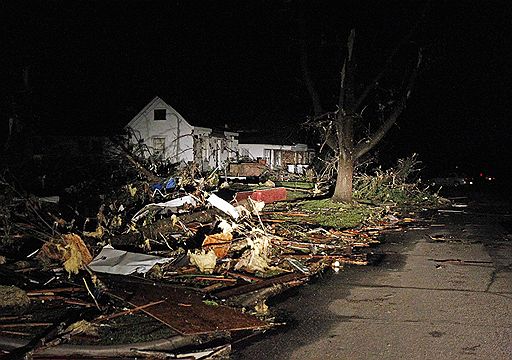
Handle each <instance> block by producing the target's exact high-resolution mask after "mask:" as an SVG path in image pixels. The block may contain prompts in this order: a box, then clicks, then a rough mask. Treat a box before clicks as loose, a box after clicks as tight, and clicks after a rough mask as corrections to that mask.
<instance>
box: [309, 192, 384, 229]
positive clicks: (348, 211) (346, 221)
mask: <svg viewBox="0 0 512 360" xmlns="http://www.w3.org/2000/svg"><path fill="white" fill-rule="evenodd" d="M300 208H301V210H305V211H308V212H310V213H311V216H309V217H308V221H311V222H314V223H317V224H318V225H320V226H326V227H332V228H336V229H348V228H354V227H358V226H360V225H362V224H363V223H364V222H365V221H366V220H367V219H368V218H370V217H371V216H372V215H374V214H375V213H376V211H375V210H374V209H373V208H371V207H369V206H366V205H361V204H353V205H348V204H343V203H336V202H333V201H332V200H331V199H322V200H309V201H304V202H302V203H301V204H300Z"/></svg>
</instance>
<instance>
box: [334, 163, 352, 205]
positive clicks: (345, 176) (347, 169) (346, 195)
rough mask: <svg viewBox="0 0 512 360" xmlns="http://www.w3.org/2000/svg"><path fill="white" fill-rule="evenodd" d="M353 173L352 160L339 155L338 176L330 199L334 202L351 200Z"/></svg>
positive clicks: (348, 201)
mask: <svg viewBox="0 0 512 360" xmlns="http://www.w3.org/2000/svg"><path fill="white" fill-rule="evenodd" d="M353 175H354V160H353V159H343V158H342V157H340V160H339V163H338V176H337V178H336V187H335V188H334V194H333V196H332V200H333V201H336V202H346V203H350V202H352V178H353Z"/></svg>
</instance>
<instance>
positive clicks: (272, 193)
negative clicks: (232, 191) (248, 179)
mask: <svg viewBox="0 0 512 360" xmlns="http://www.w3.org/2000/svg"><path fill="white" fill-rule="evenodd" d="M248 197H251V199H253V200H254V201H263V202H264V203H265V204H268V203H271V202H274V201H280V200H286V189H285V188H284V187H278V188H273V189H265V190H255V191H241V192H238V193H236V196H235V200H236V201H242V200H245V199H247V198H248Z"/></svg>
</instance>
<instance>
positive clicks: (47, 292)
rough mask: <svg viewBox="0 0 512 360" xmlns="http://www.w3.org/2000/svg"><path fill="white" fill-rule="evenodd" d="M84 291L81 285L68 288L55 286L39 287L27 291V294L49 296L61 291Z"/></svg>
mask: <svg viewBox="0 0 512 360" xmlns="http://www.w3.org/2000/svg"><path fill="white" fill-rule="evenodd" d="M79 291H84V289H83V288H81V287H68V288H55V289H40V290H31V291H27V295H28V296H51V295H55V294H56V293H63V292H71V293H73V292H79Z"/></svg>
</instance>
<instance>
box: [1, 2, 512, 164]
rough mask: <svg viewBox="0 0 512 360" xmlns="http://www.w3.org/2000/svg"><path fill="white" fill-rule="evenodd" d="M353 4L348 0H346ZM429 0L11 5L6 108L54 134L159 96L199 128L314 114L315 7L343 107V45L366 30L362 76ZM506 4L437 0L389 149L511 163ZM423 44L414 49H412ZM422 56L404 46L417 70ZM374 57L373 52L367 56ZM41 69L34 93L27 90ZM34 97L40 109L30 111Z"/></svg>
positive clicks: (292, 123) (113, 118)
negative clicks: (308, 78) (25, 112)
mask: <svg viewBox="0 0 512 360" xmlns="http://www.w3.org/2000/svg"><path fill="white" fill-rule="evenodd" d="M340 3H344V4H340ZM423 3H424V2H423V1H386V2H383V1H353V2H348V1H347V2H343V1H322V2H318V1H314V2H313V1H311V2H307V1H286V0H277V1H165V2H156V1H122V2H115V1H102V2H94V1H92V2H54V1H44V2H43V1H41V2H37V1H35V2H18V1H12V2H7V3H4V5H5V6H4V10H3V11H2V12H3V13H4V15H7V18H6V19H4V21H2V22H1V25H0V26H1V27H2V33H3V37H4V39H5V41H2V47H3V48H4V50H3V55H2V60H1V61H2V63H1V66H2V73H3V75H2V83H3V84H4V85H3V86H2V89H1V93H0V96H1V99H0V106H1V109H0V116H1V117H2V122H3V123H5V122H6V119H7V118H8V117H9V115H10V112H11V109H12V99H13V98H15V99H22V98H23V99H24V100H23V101H22V100H17V101H18V102H19V103H23V104H24V105H23V106H25V108H27V107H29V108H30V109H31V110H30V111H31V113H32V114H35V115H36V117H37V120H34V121H35V122H36V124H34V126H35V127H38V128H39V129H40V130H42V131H46V132H50V133H51V132H60V133H63V132H64V133H65V132H69V133H98V134H100V133H105V132H111V131H115V130H116V129H119V127H121V126H122V125H124V124H125V123H127V122H128V121H129V119H130V115H133V114H134V113H136V112H137V111H138V110H140V108H142V106H144V105H145V104H146V103H147V102H148V101H149V100H150V99H152V98H153V97H154V96H155V95H159V96H161V97H163V98H164V99H165V100H166V101H168V102H169V103H170V105H171V106H173V107H175V108H176V109H177V110H178V111H179V112H180V113H181V114H182V115H183V116H184V117H185V118H187V119H189V121H190V122H191V123H202V124H210V125H211V126H219V125H223V124H224V123H228V124H230V126H231V127H232V128H241V127H258V126H259V127H263V128H267V129H268V128H269V127H271V126H272V125H273V124H278V127H279V128H280V129H286V128H287V127H291V128H297V126H296V124H297V123H299V122H301V121H303V120H304V119H305V118H306V116H307V115H310V114H311V102H310V100H309V98H308V96H307V93H306V91H305V87H304V85H303V83H302V80H301V73H300V66H299V56H298V45H297V41H296V40H297V39H298V38H299V37H300V32H299V30H298V29H299V28H298V26H297V17H298V14H299V13H300V12H301V10H303V12H304V17H305V19H306V24H307V25H306V29H307V35H306V36H307V38H308V40H309V44H310V45H309V49H310V52H311V61H312V65H313V72H314V75H315V79H316V81H317V84H318V85H319V88H320V91H321V93H322V100H323V103H324V106H325V107H326V108H328V109H331V110H332V109H333V105H334V102H333V101H334V99H336V97H337V82H338V79H337V76H338V75H339V71H340V64H341V61H342V56H343V50H342V48H343V45H344V42H345V39H346V36H347V34H348V31H349V29H350V28H352V27H355V28H356V31H357V38H356V49H357V56H358V63H359V74H360V80H361V81H364V80H365V79H367V78H370V77H371V76H372V75H373V74H375V72H376V71H377V69H379V66H380V65H382V60H383V59H384V58H385V55H386V53H387V51H388V49H389V47H390V46H391V44H394V43H395V42H396V41H398V40H399V39H400V37H401V36H402V35H403V34H404V33H405V32H406V31H407V30H408V29H409V27H410V26H411V23H412V22H413V21H414V19H416V17H417V15H418V13H419V11H420V9H421V7H422V4H423ZM506 10H507V6H506V2H505V1H503V2H499V1H485V2H484V1H432V2H431V6H430V11H429V12H428V16H427V19H426V21H425V23H424V24H423V25H422V26H421V28H420V30H419V31H418V33H417V34H416V35H415V36H414V37H413V40H414V44H415V45H414V46H416V45H421V46H422V47H424V48H425V55H426V57H427V59H428V65H427V66H426V67H425V69H424V71H423V73H422V74H421V77H420V79H419V81H418V83H417V86H416V89H415V92H414V95H413V97H412V99H411V101H410V103H409V106H408V108H407V110H406V112H405V113H404V114H403V115H402V117H401V118H400V120H399V124H398V126H396V127H395V128H394V129H393V130H392V131H391V133H390V134H389V136H388V137H387V138H386V139H385V141H384V143H383V144H382V145H381V146H380V147H379V149H378V150H379V153H380V155H381V156H382V157H383V158H384V159H391V158H395V157H396V156H403V155H407V154H410V153H412V152H419V153H420V157H421V158H422V159H424V160H425V162H426V164H427V165H429V166H431V167H432V168H434V167H436V165H439V164H443V165H446V166H452V165H455V164H462V165H465V166H468V164H470V165H472V166H473V165H474V166H475V167H477V168H483V167H488V168H490V169H492V170H494V171H497V172H498V171H504V170H508V169H507V168H508V164H506V163H508V159H509V158H510V155H512V151H511V150H510V147H509V143H510V139H511V135H512V131H511V130H510V126H509V123H508V121H507V120H508V113H509V111H510V110H511V107H510V105H509V103H510V100H509V99H510V95H511V92H510V90H509V88H508V84H509V82H510V80H509V79H510V75H511V74H510V68H509V66H510V64H511V60H512V59H511V57H510V46H508V45H509V44H508V42H509V34H510V25H509V22H510V14H509V13H507V11H506ZM410 46H412V45H409V47H410ZM413 57H414V56H412V55H411V52H410V51H409V52H407V51H404V52H403V53H400V58H399V59H398V60H397V62H396V64H397V66H398V67H403V68H405V67H406V66H407V64H408V61H411V59H413ZM359 59H360V60H359ZM25 67H28V68H29V69H30V70H29V74H30V77H29V85H30V93H29V94H28V95H27V94H24V93H21V92H19V90H20V89H21V88H22V75H21V74H22V69H23V68H25ZM27 104H28V105H27Z"/></svg>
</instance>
